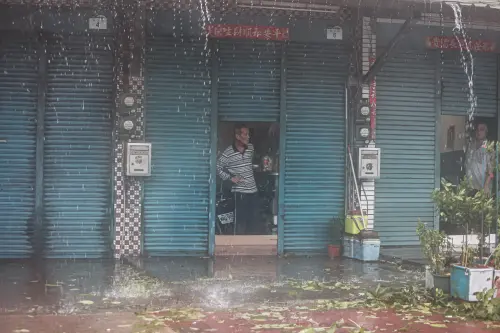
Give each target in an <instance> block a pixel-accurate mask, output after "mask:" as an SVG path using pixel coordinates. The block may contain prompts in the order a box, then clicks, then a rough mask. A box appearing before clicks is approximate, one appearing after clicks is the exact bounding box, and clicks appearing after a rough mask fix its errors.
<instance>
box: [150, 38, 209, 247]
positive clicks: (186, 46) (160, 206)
mask: <svg viewBox="0 0 500 333" xmlns="http://www.w3.org/2000/svg"><path fill="white" fill-rule="evenodd" d="M147 45H148V46H147V50H148V52H147V54H146V61H147V77H146V85H147V101H146V102H147V114H146V137H147V140H148V141H150V142H152V145H153V152H154V153H153V160H152V168H153V170H152V176H151V177H150V178H148V179H147V180H146V184H145V199H144V221H145V222H144V224H145V229H144V237H145V238H144V249H145V252H146V253H147V254H148V255H151V256H161V255H175V254H191V255H198V254H206V253H208V218H209V204H210V203H209V186H210V184H209V183H210V181H211V178H210V154H211V153H212V152H211V151H210V111H211V101H210V91H211V90H210V78H209V72H208V71H207V66H208V68H209V66H210V63H208V64H207V63H206V60H207V58H206V55H205V53H206V52H205V50H204V46H205V43H203V42H199V41H192V42H191V41H181V40H180V39H174V38H171V37H156V38H155V37H150V38H148V41H147Z"/></svg>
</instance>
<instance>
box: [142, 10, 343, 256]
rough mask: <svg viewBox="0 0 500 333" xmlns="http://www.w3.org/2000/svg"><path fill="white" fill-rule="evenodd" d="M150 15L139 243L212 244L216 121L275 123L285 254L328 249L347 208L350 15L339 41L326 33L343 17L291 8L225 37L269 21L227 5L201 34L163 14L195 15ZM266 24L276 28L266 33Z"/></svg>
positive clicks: (158, 249) (163, 248)
mask: <svg viewBox="0 0 500 333" xmlns="http://www.w3.org/2000/svg"><path fill="white" fill-rule="evenodd" d="M151 14H152V15H153V16H152V18H151V19H149V22H150V26H149V31H148V37H147V39H146V40H147V41H146V50H147V51H146V79H145V85H146V89H147V97H146V110H147V111H146V115H145V118H146V140H147V141H149V142H151V143H152V145H153V146H154V147H155V153H154V155H153V162H152V163H153V176H152V177H151V178H150V179H148V180H146V181H145V184H144V193H145V194H144V238H143V239H144V253H145V254H147V255H151V256H158V255H172V254H194V255H199V254H206V253H207V252H212V251H213V248H214V246H215V244H214V242H215V240H214V230H215V225H214V224H215V221H214V217H215V216H214V214H215V212H214V208H213V207H214V201H215V194H216V191H217V189H216V188H215V185H216V181H215V178H216V174H215V169H214V165H215V163H216V156H217V155H216V153H215V152H216V151H217V149H218V145H217V139H218V137H217V133H218V131H217V127H218V125H219V124H221V122H237V123H270V124H273V123H278V124H279V133H280V147H279V148H280V151H284V154H280V159H279V163H280V168H279V174H280V176H279V186H278V188H279V198H280V199H279V211H280V214H279V216H278V252H280V253H284V252H294V253H306V252H309V253H311V252H312V253H321V252H324V249H325V248H326V245H327V244H328V242H329V237H330V230H329V228H330V227H329V223H330V221H331V219H332V217H334V216H338V215H341V214H343V211H344V196H345V185H344V184H345V171H344V170H345V126H346V123H345V112H346V109H345V98H346V96H345V82H346V79H347V75H348V72H347V68H348V63H349V62H348V58H349V54H350V48H352V45H350V44H349V43H350V42H349V41H350V37H349V34H350V33H351V30H352V29H351V28H350V27H349V25H348V23H344V25H343V26H342V28H343V29H342V30H343V32H344V36H343V38H342V40H328V39H327V36H326V34H325V33H324V32H325V31H326V29H327V28H328V27H330V26H338V25H339V24H341V23H340V22H338V21H337V22H338V23H336V21H331V20H330V21H327V20H326V19H325V18H323V19H322V18H321V17H318V18H317V19H316V20H315V21H314V22H310V21H309V19H308V18H300V17H299V18H294V19H293V22H290V18H289V17H288V16H285V15H282V16H278V17H276V18H275V20H274V26H273V27H266V26H265V25H263V24H262V28H257V29H261V30H259V31H257V32H255V31H250V32H248V34H247V35H248V36H247V37H245V36H242V37H240V38H228V37H227V36H226V35H227V34H230V32H231V30H233V31H232V34H233V35H234V34H236V35H239V34H240V33H241V34H245V33H246V32H245V29H251V28H248V27H252V26H253V27H254V28H253V29H256V28H255V27H256V26H258V23H259V22H266V20H267V18H265V17H264V16H259V15H255V14H252V13H247V15H244V14H243V15H241V13H240V14H238V13H237V12H234V13H231V12H229V13H225V16H224V18H223V19H222V18H220V17H212V19H213V23H212V24H213V25H212V26H211V27H213V29H215V30H214V31H213V33H214V35H213V36H211V38H209V40H208V41H205V40H204V37H200V35H201V36H202V35H203V31H200V29H202V27H200V26H199V25H198V26H195V27H194V28H193V27H191V29H192V30H191V31H190V30H189V29H187V31H184V32H182V31H179V30H177V28H176V26H174V27H173V28H171V27H168V28H165V27H164V26H162V25H161V24H158V23H157V22H164V21H168V20H170V19H172V20H174V19H177V20H178V21H179V22H181V21H184V22H189V21H190V20H191V18H190V17H189V13H187V12H186V13H177V14H175V13H174V12H173V11H168V10H166V11H155V12H151ZM183 15H184V16H185V17H183ZM174 17H175V18H174ZM210 29H212V28H210ZM217 29H220V30H219V32H217V31H216V30H217ZM228 29H229V31H228ZM240 29H243V32H241V31H240ZM176 30H177V31H176ZM315 32H317V33H315ZM217 33H218V34H219V35H217ZM266 34H270V35H272V36H273V37H271V38H269V40H268V41H266V40H262V39H265V38H263V37H262V38H259V36H265V35H266ZM180 35H182V37H177V38H176V37H173V36H180ZM252 36H253V37H252ZM236 37H238V36H236ZM165 202H168V204H164V203H165Z"/></svg>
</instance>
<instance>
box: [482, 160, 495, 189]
mask: <svg viewBox="0 0 500 333" xmlns="http://www.w3.org/2000/svg"><path fill="white" fill-rule="evenodd" d="M494 176H495V167H494V157H493V154H492V153H487V155H486V177H485V182H484V191H485V192H486V193H487V194H489V193H490V183H491V181H492V180H493V178H494Z"/></svg>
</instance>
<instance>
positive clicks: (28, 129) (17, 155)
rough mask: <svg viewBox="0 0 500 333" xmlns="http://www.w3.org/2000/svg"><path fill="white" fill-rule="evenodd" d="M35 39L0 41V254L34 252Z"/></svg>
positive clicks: (36, 93)
mask: <svg viewBox="0 0 500 333" xmlns="http://www.w3.org/2000/svg"><path fill="white" fill-rule="evenodd" d="M36 45H37V44H36V40H35V39H30V38H29V37H21V38H14V37H10V38H9V37H7V38H2V39H1V40H0V139H2V140H5V142H2V143H0V211H1V214H0V258H26V257H29V256H30V255H31V253H32V247H31V244H30V240H29V238H30V233H31V232H32V231H33V230H32V225H33V221H34V209H35V173H36V169H35V159H36V157H35V155H36V115H37V96H38V90H37V89H38V86H37V80H38V56H37V54H36V47H37V46H36Z"/></svg>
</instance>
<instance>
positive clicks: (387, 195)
mask: <svg viewBox="0 0 500 333" xmlns="http://www.w3.org/2000/svg"><path fill="white" fill-rule="evenodd" d="M435 55H436V54H435V53H429V54H427V53H400V54H397V55H395V56H394V58H392V59H390V60H389V61H388V62H387V63H386V64H385V65H384V68H383V70H382V71H381V72H380V74H379V75H378V76H377V146H378V147H380V148H381V151H382V157H381V177H380V179H379V180H377V181H376V189H377V195H376V196H375V230H376V231H378V232H379V235H380V237H381V242H382V245H386V246H387V245H397V246H399V245H418V244H419V241H418V237H417V235H416V228H417V222H418V220H419V219H420V220H421V221H423V222H426V223H429V225H433V224H434V214H435V210H434V204H433V202H432V200H431V192H432V190H433V189H434V188H435V176H436V175H435V170H436V169H435V163H436V151H435V147H436V146H435V145H436V142H435V136H436V132H435V131H436V111H435V80H436V78H435V75H436V60H435V59H436V58H435Z"/></svg>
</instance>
